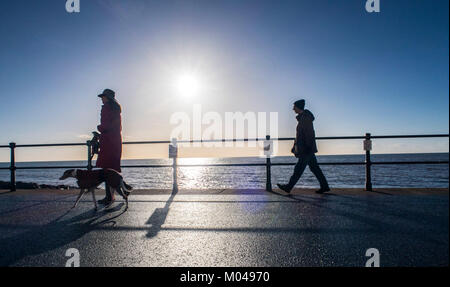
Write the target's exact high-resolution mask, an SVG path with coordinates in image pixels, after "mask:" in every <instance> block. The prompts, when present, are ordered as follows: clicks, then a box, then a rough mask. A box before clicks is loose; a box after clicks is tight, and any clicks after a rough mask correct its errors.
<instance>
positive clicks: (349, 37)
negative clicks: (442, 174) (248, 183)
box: [0, 0, 449, 161]
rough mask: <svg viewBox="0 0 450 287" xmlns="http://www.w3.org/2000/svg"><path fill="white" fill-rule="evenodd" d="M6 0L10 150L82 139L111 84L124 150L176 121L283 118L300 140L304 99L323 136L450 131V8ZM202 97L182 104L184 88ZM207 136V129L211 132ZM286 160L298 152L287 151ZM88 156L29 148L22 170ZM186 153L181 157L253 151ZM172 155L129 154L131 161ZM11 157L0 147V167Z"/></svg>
mask: <svg viewBox="0 0 450 287" xmlns="http://www.w3.org/2000/svg"><path fill="white" fill-rule="evenodd" d="M64 2H65V1H62V0H35V1H29V0H2V1H1V2H0V23H1V25H0V38H1V42H0V43H1V45H0V87H1V90H0V97H1V104H0V131H1V133H0V145H2V144H8V143H9V142H11V141H15V142H17V143H56V142H84V141H86V135H89V134H90V132H91V131H92V130H95V128H96V126H97V124H98V122H99V117H100V116H99V113H100V108H101V101H100V100H99V98H97V97H96V95H97V94H99V93H100V92H101V91H102V90H103V89H104V88H111V89H113V90H115V91H116V93H117V99H118V101H119V102H120V103H121V105H122V107H123V114H122V117H123V136H124V140H125V141H135V140H167V139H169V137H170V133H171V130H172V129H173V128H174V126H173V125H171V124H170V122H169V119H170V117H171V115H172V114H173V113H175V112H186V113H188V114H189V115H191V114H192V109H193V105H194V104H201V105H202V109H203V111H204V112H205V113H206V112H209V111H213V112H218V113H219V114H221V115H224V114H225V112H236V111H241V112H248V111H250V112H255V113H257V112H278V122H279V126H278V133H279V136H282V137H293V136H294V135H295V125H296V120H295V115H294V114H293V112H292V110H291V109H292V103H293V101H295V100H297V99H300V98H304V99H306V105H307V108H308V109H310V110H311V111H312V112H313V113H314V114H315V116H316V121H315V128H316V134H317V136H339V135H363V134H364V133H365V132H371V133H372V134H374V135H382V134H422V133H424V134H430V133H448V132H449V124H448V119H449V80H448V78H449V64H448V63H449V38H448V37H449V30H448V29H449V28H448V27H449V17H448V11H449V7H448V6H449V1H448V0H442V1H441V0H432V1H424V0H381V12H380V13H371V14H369V13H367V12H366V10H365V8H364V6H365V2H366V1H365V0H343V1H335V0H329V1H325V0H308V1H300V0H295V1H244V0H239V1H230V0H227V1H225V0H223V1H214V0H204V1H189V0H183V1H170V0H165V1H145V0H126V1H125V0H81V13H73V14H69V13H67V12H66V10H65V3H64ZM183 75H190V76H191V77H193V78H195V81H196V83H197V88H198V89H197V91H196V93H195V94H194V95H192V96H191V97H184V96H182V95H180V91H179V88H180V87H179V86H177V85H178V84H177V83H178V80H179V78H180V77H182V76H183ZM205 127H206V126H205ZM448 146H449V145H448V138H444V139H427V140H420V139H419V140H396V141H392V140H389V141H382V140H380V141H376V142H375V143H374V152H379V153H384V152H392V153H394V152H439V151H448ZM280 147H281V154H288V150H289V144H285V145H281V146H280ZM319 151H320V152H321V153H322V154H342V153H361V152H362V143H361V141H339V142H336V141H333V142H320V143H319ZM85 153H86V152H85V149H83V148H64V149H47V148H45V149H19V150H18V151H17V158H18V160H19V161H27V160H64V159H76V158H84V156H85ZM255 154H257V152H256V150H255V149H250V150H249V149H242V148H240V149H239V148H238V149H228V150H221V149H201V148H197V149H193V148H192V149H185V150H184V151H183V152H182V155H183V156H227V155H233V156H235V155H240V156H243V155H255ZM165 156H167V146H165V145H161V146H127V147H125V148H124V158H147V157H165ZM8 159H9V150H8V149H4V150H0V161H7V160H8Z"/></svg>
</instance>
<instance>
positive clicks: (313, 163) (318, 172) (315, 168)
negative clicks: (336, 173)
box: [308, 155, 329, 190]
mask: <svg viewBox="0 0 450 287" xmlns="http://www.w3.org/2000/svg"><path fill="white" fill-rule="evenodd" d="M308 165H309V169H310V170H311V172H312V173H313V174H314V175H315V176H316V178H317V180H318V181H319V183H320V189H324V190H327V189H329V187H328V182H327V179H326V178H325V175H324V174H323V172H322V169H321V168H320V167H319V163H318V162H317V158H316V156H315V155H313V156H312V157H311V160H310V161H309V163H308Z"/></svg>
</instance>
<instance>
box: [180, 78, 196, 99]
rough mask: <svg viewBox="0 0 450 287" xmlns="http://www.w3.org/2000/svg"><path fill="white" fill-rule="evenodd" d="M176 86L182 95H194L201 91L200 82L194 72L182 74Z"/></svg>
mask: <svg viewBox="0 0 450 287" xmlns="http://www.w3.org/2000/svg"><path fill="white" fill-rule="evenodd" d="M175 85H176V88H177V91H178V93H179V95H180V96H182V97H188V98H190V97H193V96H196V95H198V93H199V91H200V82H199V80H198V77H196V76H195V75H194V74H182V75H180V76H178V78H177V80H176V83H175Z"/></svg>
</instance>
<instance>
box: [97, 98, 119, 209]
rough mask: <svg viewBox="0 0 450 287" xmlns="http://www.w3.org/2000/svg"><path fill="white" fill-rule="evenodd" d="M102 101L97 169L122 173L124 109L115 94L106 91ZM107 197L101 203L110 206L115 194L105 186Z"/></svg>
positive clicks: (98, 127)
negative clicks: (122, 114) (122, 116)
mask: <svg viewBox="0 0 450 287" xmlns="http://www.w3.org/2000/svg"><path fill="white" fill-rule="evenodd" d="M98 97H100V98H101V99H102V102H103V106H102V110H101V119H100V125H98V126H97V129H98V131H99V132H100V133H101V134H100V148H99V153H98V158H97V162H96V167H100V168H104V169H105V168H111V169H114V170H116V171H117V172H121V168H120V159H121V157H122V118H121V112H122V108H121V106H120V104H119V103H118V102H117V100H116V99H115V92H114V91H112V90H110V89H106V90H104V91H103V93H101V94H100V95H98ZM105 189H106V197H105V198H104V199H102V200H99V203H102V204H110V203H112V202H113V201H114V193H112V192H111V191H110V188H109V186H108V185H105Z"/></svg>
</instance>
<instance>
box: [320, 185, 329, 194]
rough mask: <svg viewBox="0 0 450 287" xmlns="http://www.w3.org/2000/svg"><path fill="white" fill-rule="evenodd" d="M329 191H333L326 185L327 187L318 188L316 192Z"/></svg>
mask: <svg viewBox="0 0 450 287" xmlns="http://www.w3.org/2000/svg"><path fill="white" fill-rule="evenodd" d="M329 191H331V190H330V188H329V187H325V188H323V187H321V188H320V189H318V190H316V193H318V194H322V193H325V192H329Z"/></svg>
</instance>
